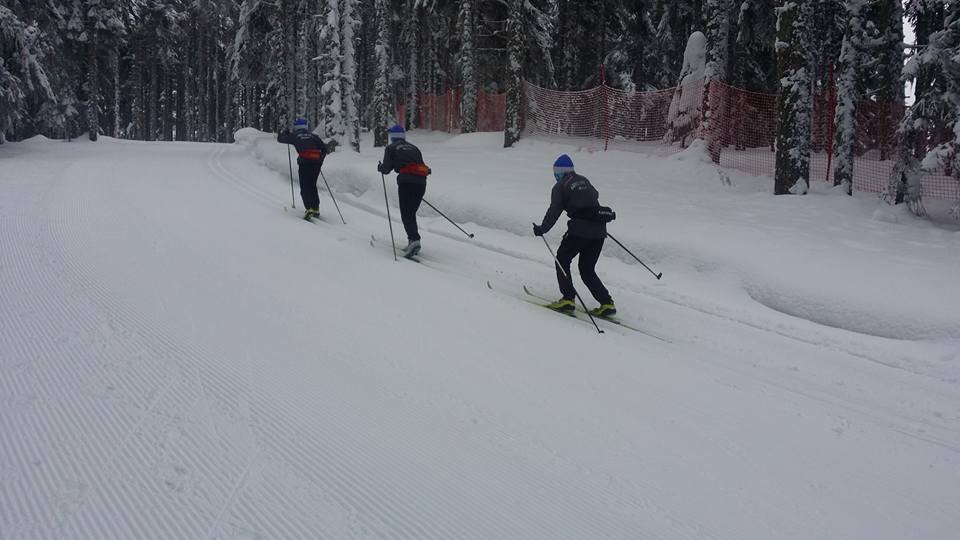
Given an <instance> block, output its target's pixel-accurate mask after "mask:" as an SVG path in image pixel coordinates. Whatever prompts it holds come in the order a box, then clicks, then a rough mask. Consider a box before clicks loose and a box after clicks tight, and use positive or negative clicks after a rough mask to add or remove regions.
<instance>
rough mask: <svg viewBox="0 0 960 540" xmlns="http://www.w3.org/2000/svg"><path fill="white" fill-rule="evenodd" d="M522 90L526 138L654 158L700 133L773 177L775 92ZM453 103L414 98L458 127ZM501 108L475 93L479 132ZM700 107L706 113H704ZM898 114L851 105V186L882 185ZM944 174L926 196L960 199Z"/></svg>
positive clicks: (717, 157)
mask: <svg viewBox="0 0 960 540" xmlns="http://www.w3.org/2000/svg"><path fill="white" fill-rule="evenodd" d="M523 90H524V96H523V101H524V107H523V124H524V132H525V133H526V134H528V135H529V134H533V135H545V136H551V137H557V136H560V137H572V138H586V139H592V140H594V141H598V142H600V143H602V145H603V147H604V148H606V147H607V146H609V145H615V146H616V147H618V148H629V147H630V145H631V144H633V145H636V144H637V143H647V145H648V147H647V148H648V150H650V149H652V150H654V151H655V152H656V153H659V154H663V153H669V152H677V151H679V150H680V149H682V148H684V147H686V146H687V144H688V143H689V142H690V141H691V140H693V139H694V138H697V137H700V138H703V139H704V140H705V141H706V142H707V148H708V151H709V152H710V155H711V157H712V158H713V159H714V161H716V162H717V163H718V164H719V165H720V166H721V167H724V168H730V169H737V170H740V171H743V172H746V173H749V174H753V175H758V176H759V175H766V176H773V174H774V170H775V166H776V152H775V142H776V131H777V110H776V106H777V97H776V96H775V95H773V94H760V93H756V92H748V91H746V90H741V89H739V88H734V87H732V86H729V85H726V84H723V83H721V82H718V81H713V82H711V83H710V84H709V85H705V84H704V83H703V81H697V82H694V83H689V84H686V85H683V86H680V87H677V88H669V89H666V90H656V91H651V92H625V91H622V90H617V89H614V88H610V87H608V86H605V85H604V86H599V87H597V88H592V89H589V90H582V91H576V92H563V91H559V90H550V89H546V88H541V87H538V86H535V85H533V84H530V83H529V82H524V87H523ZM460 107H461V93H460V92H459V91H456V90H451V91H450V92H447V93H445V94H442V95H437V96H433V95H421V96H420V107H419V111H418V115H419V116H418V118H419V119H420V122H419V127H422V128H425V129H432V130H442V131H448V132H459V130H460ZM835 108H836V101H835V96H833V95H832V94H825V95H819V96H816V97H815V99H814V106H813V111H812V113H813V116H812V118H811V155H810V179H811V181H816V180H821V181H827V182H830V181H832V179H833V174H832V171H831V168H832V165H833V163H832V161H833V156H832V152H833V142H834V136H835V133H834V110H835ZM504 109H505V95H504V94H486V93H483V92H480V93H479V95H478V103H477V130H478V131H501V130H503V126H504ZM705 111H706V114H707V117H706V118H703V115H704V112H705ZM903 112H904V111H903V107H902V106H901V105H891V104H882V103H876V102H872V101H866V102H862V103H859V104H858V105H857V133H856V140H855V147H854V169H853V176H854V180H853V186H854V189H855V190H857V191H863V192H874V193H879V192H881V191H883V190H884V189H885V188H886V187H887V185H888V182H889V177H890V173H891V170H892V168H893V165H894V161H893V158H894V157H895V154H896V151H895V150H896V129H897V126H898V124H899V122H900V120H901V118H902V117H903ZM650 145H652V146H650ZM598 147H599V144H598ZM949 173H950V171H940V172H937V173H925V174H923V175H922V177H921V183H922V185H923V194H924V196H925V197H931V198H939V199H950V200H960V183H958V182H957V180H956V179H955V178H953V177H952V176H950V174H949Z"/></svg>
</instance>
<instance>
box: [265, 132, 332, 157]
mask: <svg viewBox="0 0 960 540" xmlns="http://www.w3.org/2000/svg"><path fill="white" fill-rule="evenodd" d="M277 142H279V143H281V144H292V145H293V146H294V147H295V148H296V149H297V165H300V164H302V163H309V164H313V165H323V160H324V158H326V157H327V145H326V143H324V142H323V140H322V139H321V138H320V137H318V136H317V135H316V134H314V133H311V132H309V131H306V130H297V131H295V132H293V133H290V132H289V131H281V132H280V134H279V135H277Z"/></svg>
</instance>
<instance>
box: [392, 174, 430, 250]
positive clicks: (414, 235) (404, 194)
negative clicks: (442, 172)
mask: <svg viewBox="0 0 960 540" xmlns="http://www.w3.org/2000/svg"><path fill="white" fill-rule="evenodd" d="M426 192H427V185H426V184H409V183H407V182H403V183H400V184H397V194H398V195H399V196H400V219H401V220H403V228H404V229H406V231H407V240H409V241H411V242H413V241H414V240H419V239H420V233H419V232H418V231H417V209H418V208H420V201H422V200H423V194H424V193H426Z"/></svg>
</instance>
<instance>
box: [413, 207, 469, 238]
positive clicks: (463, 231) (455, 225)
mask: <svg viewBox="0 0 960 540" xmlns="http://www.w3.org/2000/svg"><path fill="white" fill-rule="evenodd" d="M422 200H423V202H425V203H426V204H427V206H429V207H430V208H433V211H434V212H436V213H438V214H440V215H441V216H443V217H444V218H446V220H447V221H449V222H450V223H453V226H454V227H456V228H458V229H460V232H462V233H463V234H465V235H467V236H469V237H470V238H473V233H468V232H467V231H465V230H463V227H461V226H459V225H457V224H456V223H455V222H454V221H453V220H452V219H450V218H448V217H447V216H446V214H444V213H443V212H441V211H440V210H438V209H437V207H436V206H434V205H432V204H430V201H428V200H426V199H422Z"/></svg>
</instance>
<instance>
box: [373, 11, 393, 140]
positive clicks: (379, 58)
mask: <svg viewBox="0 0 960 540" xmlns="http://www.w3.org/2000/svg"><path fill="white" fill-rule="evenodd" d="M374 6H375V9H376V11H375V15H374V20H375V21H376V25H377V44H376V69H377V72H376V80H375V82H374V87H373V104H372V105H373V120H372V122H373V145H374V146H386V144H387V129H388V126H387V122H389V121H390V79H389V77H390V50H389V46H390V26H389V22H390V20H389V11H388V9H387V7H388V6H387V0H374Z"/></svg>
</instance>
